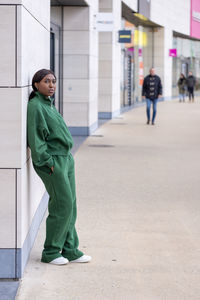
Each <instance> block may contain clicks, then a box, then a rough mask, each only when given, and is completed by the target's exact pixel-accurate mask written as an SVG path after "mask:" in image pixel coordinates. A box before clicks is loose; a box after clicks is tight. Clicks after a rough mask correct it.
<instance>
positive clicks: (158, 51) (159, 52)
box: [154, 27, 173, 99]
mask: <svg viewBox="0 0 200 300" xmlns="http://www.w3.org/2000/svg"><path fill="white" fill-rule="evenodd" d="M172 45H173V32H172V30H171V29H169V28H166V27H165V28H156V29H155V30H154V67H155V69H156V74H157V75H159V76H160V77H161V80H162V84H163V97H164V99H169V98H170V97H171V96H172V57H170V56H169V49H170V48H172Z"/></svg>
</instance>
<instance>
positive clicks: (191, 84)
mask: <svg viewBox="0 0 200 300" xmlns="http://www.w3.org/2000/svg"><path fill="white" fill-rule="evenodd" d="M195 83H196V79H195V77H194V76H193V75H190V76H188V78H187V87H195Z"/></svg>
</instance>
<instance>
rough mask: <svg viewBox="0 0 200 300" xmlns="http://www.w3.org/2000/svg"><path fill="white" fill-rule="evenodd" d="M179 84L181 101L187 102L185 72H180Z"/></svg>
mask: <svg viewBox="0 0 200 300" xmlns="http://www.w3.org/2000/svg"><path fill="white" fill-rule="evenodd" d="M177 85H178V90H179V102H182V101H183V102H185V90H186V78H185V76H184V74H183V73H181V74H180V78H179V80H178V82H177Z"/></svg>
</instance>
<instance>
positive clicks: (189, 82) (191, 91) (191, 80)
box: [187, 71, 196, 102]
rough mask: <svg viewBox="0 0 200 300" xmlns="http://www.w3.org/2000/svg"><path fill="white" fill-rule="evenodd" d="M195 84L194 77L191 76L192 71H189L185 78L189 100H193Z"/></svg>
mask: <svg viewBox="0 0 200 300" xmlns="http://www.w3.org/2000/svg"><path fill="white" fill-rule="evenodd" d="M195 84H196V79H195V77H194V76H193V74H192V72H191V71H190V72H189V74H188V78H187V89H188V96H189V101H191V100H192V102H194V88H195Z"/></svg>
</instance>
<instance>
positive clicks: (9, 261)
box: [0, 0, 50, 278]
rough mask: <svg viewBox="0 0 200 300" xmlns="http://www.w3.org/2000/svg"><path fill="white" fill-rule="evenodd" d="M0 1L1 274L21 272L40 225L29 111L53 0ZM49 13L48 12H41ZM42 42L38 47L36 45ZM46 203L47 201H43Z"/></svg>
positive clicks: (40, 189) (44, 61) (44, 62)
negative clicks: (29, 147) (28, 135)
mask: <svg viewBox="0 0 200 300" xmlns="http://www.w3.org/2000/svg"><path fill="white" fill-rule="evenodd" d="M3 2H4V4H5V5H0V20H1V21H0V23H1V26H0V37H1V42H2V45H1V47H0V66H1V68H0V98H1V112H0V114H1V116H0V137H1V149H0V190H1V198H0V207H1V209H0V278H19V277H21V276H22V273H23V270H24V267H25V265H26V262H27V259H28V256H29V253H30V250H31V248H32V245H33V242H34V239H35V236H36V233H37V230H36V229H37V228H38V226H39V224H40V221H41V219H42V213H44V211H45V209H46V205H44V207H43V208H44V209H43V211H42V209H40V210H39V212H40V214H39V215H38V214H37V211H38V207H39V206H40V208H41V202H40V201H41V198H42V196H43V194H44V191H45V189H44V186H43V184H42V182H41V180H40V179H39V177H38V176H37V175H36V173H35V172H34V170H33V167H32V162H31V158H30V152H29V151H27V138H26V115H27V103H28V96H29V93H30V91H31V79H32V76H33V74H34V73H35V72H36V71H37V70H38V69H41V68H45V67H46V68H49V41H50V39H49V19H50V4H49V1H42V4H41V1H40V0H35V1H34V3H32V2H31V3H29V2H27V1H23V0H22V1H21V2H20V1H17V0H16V1H12V4H10V3H11V1H8V3H7V2H6V1H3ZM42 11H45V12H46V14H45V16H44V15H43V14H42V13H41V12H42ZM38 45H40V47H38ZM45 204H46V203H45Z"/></svg>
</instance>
